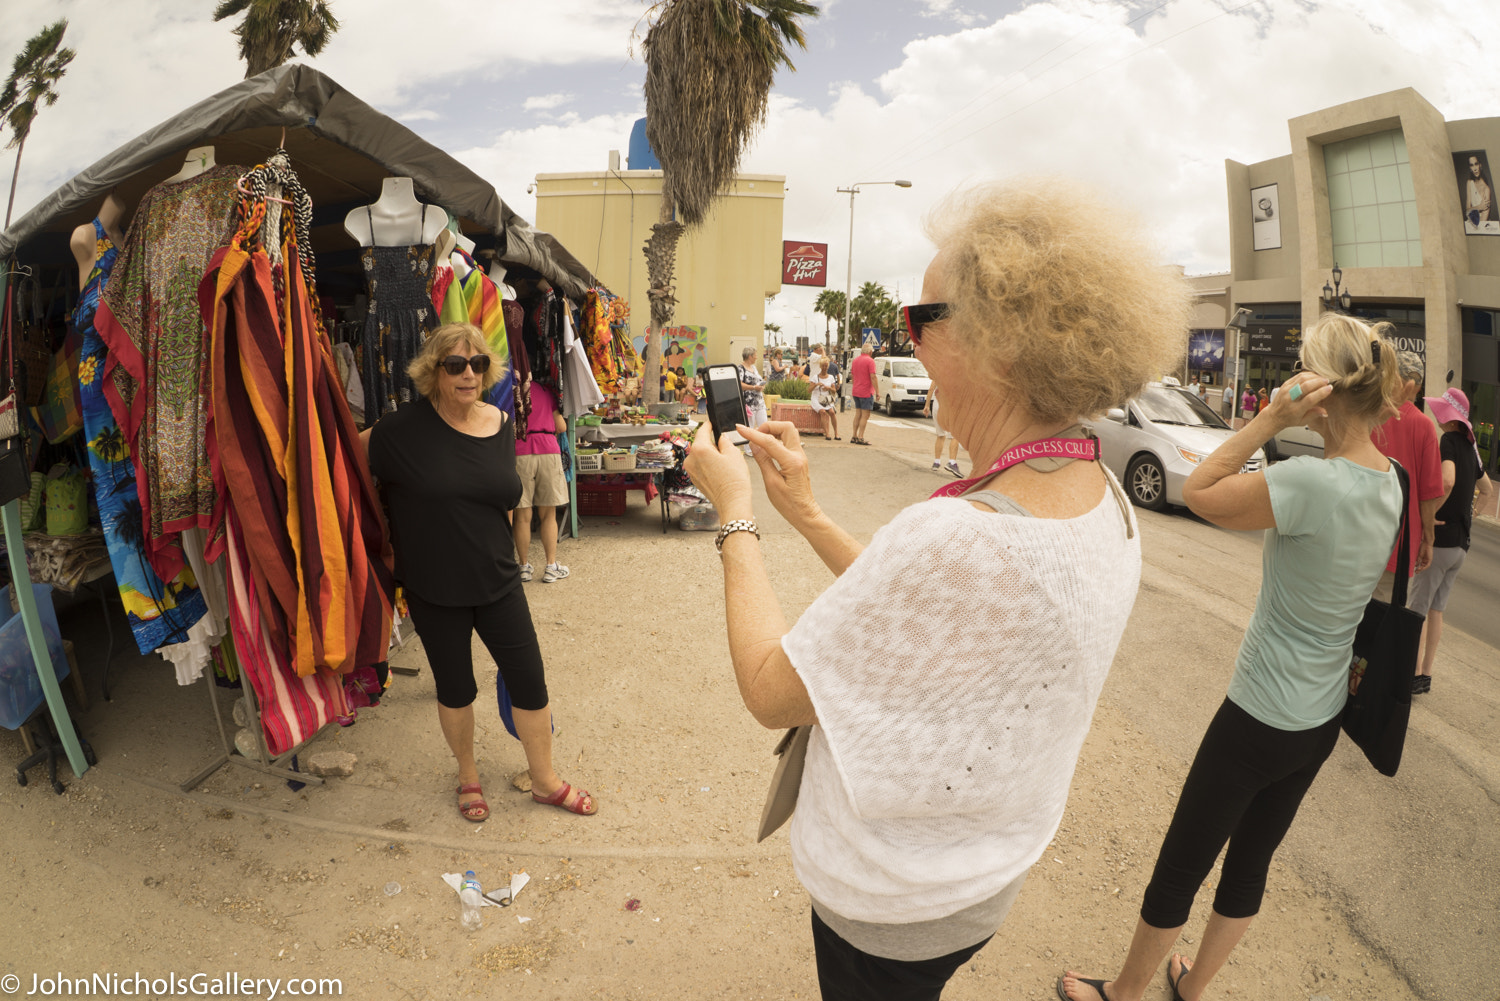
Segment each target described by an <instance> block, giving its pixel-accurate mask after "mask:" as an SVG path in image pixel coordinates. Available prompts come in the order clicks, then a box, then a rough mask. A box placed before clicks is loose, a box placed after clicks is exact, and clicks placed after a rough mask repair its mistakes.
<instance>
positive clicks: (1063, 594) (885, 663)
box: [782, 490, 1141, 924]
mask: <svg viewBox="0 0 1500 1001" xmlns="http://www.w3.org/2000/svg"><path fill="white" fill-rule="evenodd" d="M1126 510H1128V507H1127V508H1126ZM1128 516H1129V517H1130V518H1131V519H1132V527H1133V525H1134V514H1133V512H1132V513H1130V514H1129V515H1128ZM1125 517H1127V515H1126V513H1125V512H1124V511H1122V507H1121V504H1120V503H1118V502H1117V500H1116V496H1115V495H1114V492H1113V491H1112V490H1106V491H1105V492H1104V496H1103V498H1102V499H1101V500H1100V502H1099V504H1098V505H1097V506H1096V507H1095V508H1094V509H1093V510H1092V511H1090V512H1088V513H1087V514H1084V515H1081V516H1079V517H1077V518H1071V519H1049V518H1029V517H1024V516H1020V515H1014V514H1001V513H993V512H986V511H981V510H978V509H976V508H975V507H974V506H973V505H971V504H969V503H968V502H967V501H964V500H958V499H938V500H928V501H924V502H922V503H920V504H915V505H913V506H911V507H909V508H907V509H906V510H904V511H902V512H901V513H900V514H899V515H897V517H896V518H895V519H894V520H893V521H892V522H891V523H890V524H888V525H886V526H885V527H884V528H882V529H881V530H880V531H878V532H877V533H875V537H874V539H872V540H871V542H870V545H869V547H868V548H866V549H865V551H864V552H863V553H862V554H860V556H859V558H858V559H857V560H855V561H854V563H853V564H851V565H850V567H849V568H848V569H847V570H846V571H845V572H844V574H843V575H842V576H841V577H839V579H838V580H837V581H835V582H834V584H833V586H832V587H830V588H829V589H828V590H827V591H825V592H824V593H823V594H822V595H820V596H819V597H818V599H817V600H816V601H814V602H813V604H812V606H811V607H809V608H808V610H807V612H806V613H804V614H803V616H802V617H801V618H800V619H799V620H798V621H797V624H796V625H795V626H794V627H793V628H792V630H791V632H789V633H788V634H787V635H786V636H785V637H784V638H783V639H782V647H783V649H785V650H786V653H787V657H788V658H789V659H790V660H791V662H792V666H793V667H794V668H795V669H796V671H797V673H798V674H799V675H800V676H801V678H802V680H803V682H804V683H805V684H806V686H807V690H808V693H809V695H811V697H812V702H813V707H814V708H815V709H816V710H817V714H818V722H819V725H818V726H817V727H816V728H815V729H814V731H813V734H812V740H811V743H810V745H809V747H808V754H807V768H806V771H805V772H804V773H803V776H802V786H801V790H800V793H799V796H798V801H797V812H796V814H795V815H794V817H793V818H792V829H791V841H792V863H793V868H794V869H795V871H796V873H797V877H798V879H800V880H801V881H802V884H803V885H804V886H805V887H806V888H807V890H808V892H809V893H810V894H811V895H812V897H813V898H814V899H815V900H817V901H819V903H820V904H822V905H826V906H827V907H829V908H831V909H832V910H834V911H836V912H837V913H838V914H840V915H842V916H844V917H846V918H851V919H853V920H855V921H868V922H881V923H888V924H907V923H911V922H917V921H931V920H935V919H939V918H944V917H947V916H948V915H951V914H953V913H954V912H956V911H959V910H962V909H964V908H966V907H969V906H971V905H973V904H976V903H979V902H981V901H985V900H988V899H990V898H992V897H994V896H995V895H996V894H998V893H1000V892H1001V891H1002V890H1004V889H1005V888H1006V886H1007V885H1009V884H1010V883H1011V882H1012V881H1014V880H1015V879H1017V878H1018V877H1019V876H1020V875H1022V874H1023V873H1024V872H1025V871H1026V870H1027V869H1028V868H1029V867H1030V866H1031V864H1032V863H1033V862H1035V861H1036V860H1037V859H1038V858H1039V857H1040V856H1041V854H1042V852H1043V851H1044V850H1045V849H1046V847H1047V843H1048V842H1049V841H1050V840H1051V838H1052V835H1053V834H1054V833H1055V832H1056V830H1057V826H1058V824H1059V823H1060V822H1061V821H1062V814H1063V806H1064V805H1065V803H1066V801H1067V795H1068V785H1069V783H1070V782H1071V781H1072V778H1073V768H1074V765H1075V764H1076V762H1077V760H1078V752H1079V750H1080V748H1081V747H1082V745H1083V738H1084V735H1085V734H1086V733H1087V731H1088V727H1089V721H1090V720H1091V719H1092V717H1093V713H1094V705H1095V703H1096V702H1097V701H1098V698H1099V691H1100V689H1101V688H1102V687H1103V685H1104V678H1105V675H1107V674H1108V673H1109V666H1110V663H1111V662H1112V661H1113V660H1114V656H1115V650H1116V648H1117V647H1118V646H1119V643H1120V637H1121V635H1122V634H1123V633H1124V631H1125V621H1126V619H1127V618H1128V617H1129V615H1130V609H1131V606H1132V605H1133V604H1134V603H1135V595H1136V590H1137V588H1138V587H1139V585H1140V578H1141V550H1140V539H1139V536H1138V535H1136V534H1134V533H1132V537H1131V538H1129V539H1127V538H1126V525H1125V520H1124V519H1125Z"/></svg>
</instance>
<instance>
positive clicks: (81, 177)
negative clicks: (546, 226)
mask: <svg viewBox="0 0 1500 1001" xmlns="http://www.w3.org/2000/svg"><path fill="white" fill-rule="evenodd" d="M283 129H284V130H285V132H286V141H285V146H286V149H287V152H288V153H289V154H290V155H291V158H292V166H293V169H295V170H296V171H297V173H298V176H299V177H300V178H301V180H302V184H303V186H304V187H305V188H306V189H307V192H308V194H309V195H311V196H312V200H313V206H314V209H313V233H312V238H313V245H314V247H315V248H317V250H318V254H319V261H320V263H323V262H325V261H326V260H327V258H328V257H329V255H330V253H331V254H332V255H333V256H335V257H337V256H338V255H339V252H341V251H349V252H351V253H352V252H353V251H354V250H355V249H356V246H355V243H354V241H353V239H351V238H350V237H349V235H348V234H347V233H345V232H344V228H343V220H344V215H345V214H347V213H348V212H349V211H350V210H351V209H353V208H356V207H357V206H359V205H365V204H368V203H370V202H373V201H374V200H375V199H376V198H378V197H379V196H380V186H381V182H382V181H383V180H384V179H385V178H386V177H389V176H398V177H410V178H412V180H413V182H414V184H415V187H416V194H417V197H418V198H420V199H422V200H423V201H425V202H429V203H431V204H433V205H438V206H441V207H442V208H445V209H447V210H448V211H449V212H451V213H453V215H454V216H456V217H457V218H458V220H459V225H460V227H461V228H462V230H463V231H464V233H465V234H466V235H467V236H469V237H471V238H473V239H475V241H476V244H477V246H478V249H479V250H485V249H493V250H494V251H495V252H496V253H497V254H498V256H499V258H500V259H501V260H502V261H504V262H505V263H507V264H520V265H524V266H525V267H528V268H530V269H531V270H533V271H535V272H536V273H537V274H539V275H540V276H541V277H543V278H546V279H547V280H548V281H549V282H551V283H552V285H553V286H554V287H555V288H557V289H558V290H560V291H562V292H563V293H564V294H566V295H568V296H569V297H570V298H574V299H576V298H578V297H580V296H582V295H583V293H584V292H585V291H587V289H588V288H589V287H590V286H593V285H596V284H597V282H596V281H595V279H594V277H593V275H591V274H590V273H589V271H588V269H587V268H585V267H584V266H583V265H582V264H580V263H579V262H578V260H577V258H575V257H574V256H573V255H572V254H570V253H569V252H568V251H567V250H566V248H564V247H563V246H562V244H560V243H559V242H558V241H557V240H556V239H555V238H554V237H553V236H552V235H551V234H549V233H542V232H539V231H537V230H535V229H533V228H532V226H531V224H530V223H529V222H527V221H526V220H525V219H523V218H521V217H520V216H519V215H517V214H516V213H515V212H513V211H511V209H510V207H509V206H508V205H506V204H505V202H504V201H503V200H502V199H501V198H500V196H499V194H497V193H496V191H495V189H494V187H493V186H492V185H491V184H490V183H489V182H488V181H485V180H484V179H483V178H481V177H480V176H479V175H478V174H475V173H474V172H473V171H472V170H470V169H469V168H468V167H465V166H464V165H463V164H461V163H459V162H458V161H457V160H455V159H454V158H453V157H451V156H449V155H448V154H447V153H445V152H443V151H442V150H440V149H438V148H437V147H436V146H433V145H432V144H431V143H429V142H427V141H426V140H424V139H422V138H421V137H420V136H418V135H417V134H416V133H415V132H413V131H412V130H411V129H408V128H407V127H406V126H404V125H402V124H401V123H399V122H397V121H395V120H394V119H391V118H389V117H387V116H386V115H383V114H381V113H380V112H378V111H376V110H375V109H374V108H372V107H370V106H369V105H368V104H366V103H364V102H363V101H361V100H360V99H359V98H357V97H355V96H354V95H353V94H351V93H349V91H347V90H345V89H344V88H343V87H341V86H340V85H339V84H338V83H337V82H335V81H334V80H332V79H330V78H329V77H327V76H325V75H324V74H322V73H319V72H318V71H317V70H315V69H311V68H309V67H306V66H302V65H298V64H295V63H293V64H288V65H283V66H277V67H275V68H273V69H269V70H266V71H265V72H264V73H261V74H259V75H258V76H254V77H251V78H249V79H248V80H243V81H241V82H240V83H237V84H235V85H234V86H233V87H229V88H227V89H225V90H222V91H220V92H219V93H217V94H215V95H213V96H212V97H209V98H207V99H205V100H203V101H200V102H198V103H197V104H195V105H193V106H192V107H191V108H188V109H187V110H186V111H183V112H182V113H181V114H179V115H176V116H174V117H172V118H169V119H168V120H167V121H165V122H162V123H161V124H160V125H158V126H156V127H155V128H153V129H150V130H148V131H147V132H145V133H143V134H142V135H140V136H137V137H136V138H135V139H132V140H131V141H130V142H128V143H126V144H125V145H123V146H121V147H120V148H119V149H117V150H115V151H114V152H113V153H110V154H109V155H108V156H106V157H104V158H103V159H101V160H99V161H98V162H97V163H95V164H94V165H93V166H91V167H89V168H88V169H86V170H84V171H83V172H82V173H80V174H78V175H77V176H76V177H74V178H73V179H72V180H71V181H69V182H68V183H66V184H64V185H63V186H62V187H60V188H58V189H57V190H56V191H54V192H53V193H52V194H50V195H48V196H47V197H46V198H44V199H43V200H42V201H41V202H40V203H39V204H38V205H37V206H36V207H35V208H33V209H32V210H31V211H30V212H27V213H26V214H25V215H24V216H22V217H21V218H20V219H18V220H16V222H15V223H14V224H13V225H12V226H11V227H10V228H9V229H8V230H6V231H5V232H4V233H3V234H0V260H7V259H9V258H10V257H12V256H14V255H16V253H17V251H18V250H21V249H23V248H25V249H26V250H27V251H28V252H31V251H36V252H39V253H42V254H46V255H51V256H60V255H62V254H66V252H67V239H68V236H69V234H70V233H71V232H72V231H73V230H74V229H75V228H76V227H78V226H80V225H83V224H84V223H87V222H89V221H90V220H91V219H92V218H93V215H94V212H95V211H96V210H97V208H98V206H99V204H100V202H101V201H102V200H103V198H104V196H105V195H106V194H108V193H109V192H110V191H111V190H114V191H117V192H118V193H119V195H120V197H121V198H123V199H124V200H125V201H126V202H127V203H128V204H131V205H134V204H135V203H136V202H138V201H139V200H140V198H141V196H142V195H143V194H145V193H146V191H148V190H150V188H152V187H153V186H154V185H156V184H158V183H160V182H161V181H164V180H166V179H167V178H169V177H171V176H172V175H173V174H175V173H177V171H178V170H179V169H180V168H181V166H182V161H183V158H184V157H185V156H186V154H187V152H188V150H190V149H193V148H194V147H198V146H209V145H211V146H213V147H214V150H215V152H214V158H215V160H216V161H217V162H218V163H240V164H245V165H246V166H253V165H254V164H257V163H262V162H264V161H265V159H266V157H268V156H270V155H271V153H272V152H274V151H275V149H276V147H277V145H278V144H279V143H280V142H281V131H282V130H283ZM320 271H321V268H320Z"/></svg>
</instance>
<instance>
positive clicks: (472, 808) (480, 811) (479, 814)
mask: <svg viewBox="0 0 1500 1001" xmlns="http://www.w3.org/2000/svg"><path fill="white" fill-rule="evenodd" d="M476 792H477V793H479V798H478V799H471V800H469V801H468V802H467V803H459V804H458V815H459V816H460V817H463V818H464V819H465V820H467V821H468V822H469V823H471V824H482V823H484V822H485V821H486V820H489V819H490V805H489V804H488V803H486V802H485V801H484V790H483V789H481V788H479V783H478V782H473V783H470V784H469V785H465V786H459V787H458V795H460V796H467V795H469V794H471V793H476Z"/></svg>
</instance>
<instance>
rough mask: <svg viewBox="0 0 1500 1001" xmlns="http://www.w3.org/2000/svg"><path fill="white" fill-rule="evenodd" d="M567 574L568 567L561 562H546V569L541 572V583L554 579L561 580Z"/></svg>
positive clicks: (547, 582) (550, 581)
mask: <svg viewBox="0 0 1500 1001" xmlns="http://www.w3.org/2000/svg"><path fill="white" fill-rule="evenodd" d="M567 575H568V568H567V567H565V566H563V565H562V564H561V563H548V564H547V569H546V571H544V572H543V573H542V583H543V584H550V583H552V582H553V581H555V580H562V579H563V578H564V577H566V576H567Z"/></svg>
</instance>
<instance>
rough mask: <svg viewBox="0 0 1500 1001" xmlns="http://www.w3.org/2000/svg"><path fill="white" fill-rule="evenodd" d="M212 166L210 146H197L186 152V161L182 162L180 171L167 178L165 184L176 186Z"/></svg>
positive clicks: (212, 155) (211, 149) (212, 159)
mask: <svg viewBox="0 0 1500 1001" xmlns="http://www.w3.org/2000/svg"><path fill="white" fill-rule="evenodd" d="M214 166H215V164H214V148H213V147H212V146H199V147H198V148H196V149H190V150H188V155H187V159H186V160H185V161H183V164H182V169H181V170H179V171H178V172H177V173H175V174H173V175H172V176H171V177H169V178H167V179H166V181H165V182H163V183H165V184H176V183H177V182H178V181H186V180H187V179H188V178H190V177H197V176H198V175H199V174H201V173H203V172H204V171H206V170H211V169H212V168H213V167H214Z"/></svg>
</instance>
